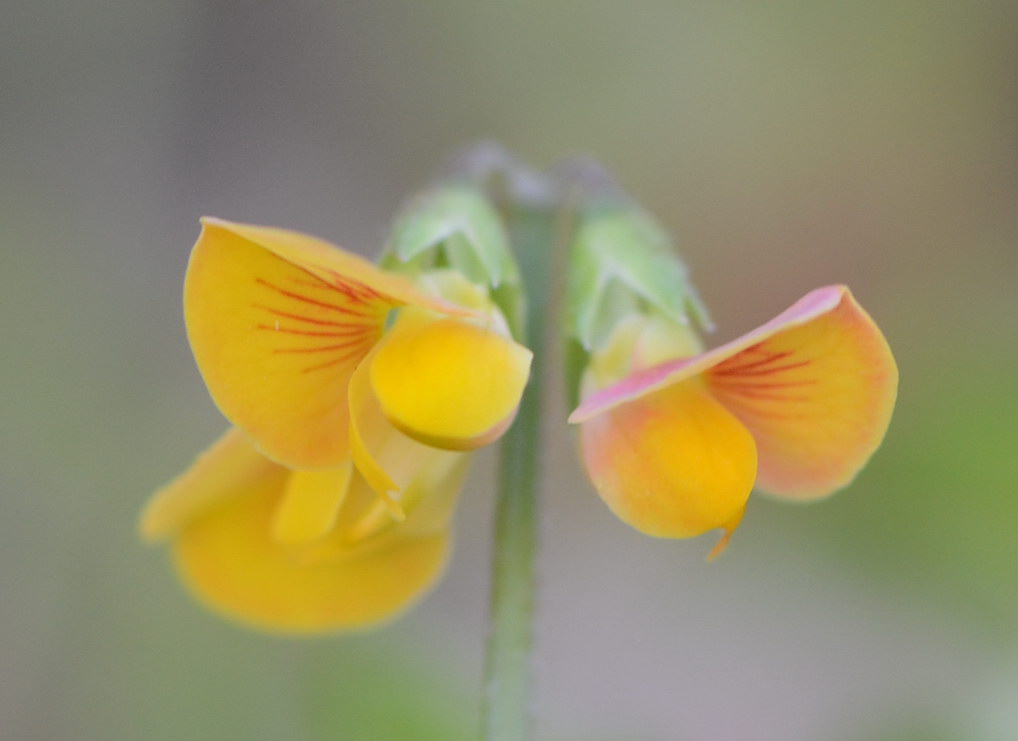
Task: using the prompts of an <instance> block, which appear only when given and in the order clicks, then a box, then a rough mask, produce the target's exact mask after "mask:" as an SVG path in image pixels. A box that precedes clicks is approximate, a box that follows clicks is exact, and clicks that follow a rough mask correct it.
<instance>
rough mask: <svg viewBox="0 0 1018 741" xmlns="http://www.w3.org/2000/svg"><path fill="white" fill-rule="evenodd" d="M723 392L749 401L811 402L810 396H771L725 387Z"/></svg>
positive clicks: (764, 393)
mask: <svg viewBox="0 0 1018 741" xmlns="http://www.w3.org/2000/svg"><path fill="white" fill-rule="evenodd" d="M721 390H722V391H725V392H727V393H728V394H730V395H736V396H744V397H746V398H747V399H763V400H766V401H809V400H810V397H808V396H801V395H797V396H791V395H788V394H785V395H782V394H769V393H766V392H762V391H751V390H747V389H740V388H728V387H725V386H722V387H721Z"/></svg>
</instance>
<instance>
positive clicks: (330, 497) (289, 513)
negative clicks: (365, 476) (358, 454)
mask: <svg viewBox="0 0 1018 741" xmlns="http://www.w3.org/2000/svg"><path fill="white" fill-rule="evenodd" d="M352 475H353V461H348V462H347V463H345V464H344V465H342V466H340V467H339V468H331V469H325V470H318V471H293V472H292V473H291V474H290V477H289V479H288V480H287V483H286V489H285V490H284V492H283V497H282V500H281V501H280V503H279V507H278V508H277V509H276V514H275V515H274V517H273V518H272V537H273V539H274V540H275V541H276V542H277V543H279V544H281V545H303V544H307V543H312V542H314V541H316V540H319V539H321V538H323V537H325V536H326V535H327V534H328V533H329V531H331V530H332V528H333V526H334V525H335V524H336V518H337V517H338V516H339V510H340V508H341V507H342V506H343V502H344V500H345V499H346V494H347V490H348V488H349V485H350V477H351V476H352Z"/></svg>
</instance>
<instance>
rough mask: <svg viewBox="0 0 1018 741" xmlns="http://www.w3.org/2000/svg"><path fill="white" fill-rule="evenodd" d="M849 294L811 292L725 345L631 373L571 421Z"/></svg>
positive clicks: (724, 355) (807, 317)
mask: <svg viewBox="0 0 1018 741" xmlns="http://www.w3.org/2000/svg"><path fill="white" fill-rule="evenodd" d="M847 293H848V289H847V288H846V287H845V286H827V287H825V288H818V289H816V290H815V291H811V292H810V293H808V294H806V295H805V296H804V297H803V298H801V299H799V300H798V301H797V302H796V303H795V304H793V305H792V306H791V308H789V309H786V310H785V311H783V312H782V313H781V314H779V315H778V316H777V317H775V318H774V319H772V320H771V321H769V322H767V323H766V324H764V325H763V326H761V327H757V328H756V329H754V330H753V331H752V332H750V333H749V334H746V335H743V336H742V337H740V338H738V339H737V340H733V341H732V342H729V343H728V344H726V345H722V346H721V347H718V348H715V349H714V350H711V351H709V352H706V353H703V354H701V355H693V356H690V357H684V358H679V359H677V360H671V361H668V362H665V363H661V364H660V365H656V366H654V367H652V368H647V369H646V370H641V371H639V372H636V373H632V374H630V375H629V376H627V377H626V378H625V380H623V381H620V382H619V383H616V384H614V385H612V386H609V387H607V388H603V389H600V390H598V391H597V392H596V393H593V394H590V395H589V396H587V397H586V398H585V399H584V400H583V403H582V404H580V405H579V406H578V407H577V408H576V409H575V410H574V411H573V413H572V414H571V415H569V421H570V422H572V423H577V422H583V421H584V420H586V419H589V418H591V417H593V416H594V415H597V414H600V413H602V412H604V411H606V410H608V409H611V408H612V407H614V406H616V405H618V404H621V403H623V402H625V401H628V400H630V399H635V398H637V397H639V396H643V395H644V394H649V393H651V392H652V391H656V390H657V389H660V388H663V387H665V386H668V385H670V384H673V383H678V382H679V381H683V380H685V379H687V378H692V377H693V376H695V375H698V374H699V373H702V372H703V371H705V370H707V369H708V368H711V367H713V366H715V365H717V364H718V363H720V362H722V361H724V360H727V359H728V358H730V357H731V356H733V355H735V354H736V353H738V352H741V351H742V350H745V349H746V348H748V347H750V346H751V345H753V344H754V343H756V342H759V341H761V340H764V339H766V338H767V337H769V336H771V335H772V334H774V333H775V332H778V331H781V330H783V329H788V328H791V327H793V326H797V325H800V324H804V323H806V322H808V321H811V320H812V319H815V318H816V317H818V316H822V315H823V314H826V313H828V312H830V311H833V310H834V309H835V308H837V307H838V305H839V304H840V303H841V299H842V297H843V296H844V295H845V294H847Z"/></svg>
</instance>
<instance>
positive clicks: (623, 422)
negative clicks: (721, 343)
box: [580, 380, 756, 538]
mask: <svg viewBox="0 0 1018 741" xmlns="http://www.w3.org/2000/svg"><path fill="white" fill-rule="evenodd" d="M580 440H581V445H582V450H583V460H584V463H585V464H586V469H587V473H588V474H589V476H590V478H591V481H592V482H593V484H594V488H596V489H597V491H598V493H599V494H600V495H601V498H602V499H604V501H605V502H606V503H607V504H608V506H609V507H610V508H611V509H612V511H613V512H614V513H615V514H616V515H618V517H619V518H621V519H622V520H623V521H624V522H627V523H629V524H630V525H632V526H633V527H634V528H636V529H637V530H640V531H641V532H643V533H646V534H647V535H653V536H657V537H669V538H686V537H691V536H694V535H700V534H701V533H704V532H706V531H708V530H712V529H714V528H719V527H724V528H728V527H730V526H732V523H733V522H737V519H736V518H737V517H738V516H739V514H740V513H741V511H742V508H743V507H744V506H745V504H746V500H747V499H748V498H749V493H750V491H751V490H752V488H753V479H754V476H755V474H756V448H755V446H754V444H753V438H752V437H751V436H750V434H749V432H748V431H747V430H746V428H745V427H744V426H743V425H742V424H741V423H740V422H739V421H738V420H737V419H736V418H735V417H734V416H732V414H730V413H729V412H728V411H727V410H726V409H725V408H724V407H723V406H722V405H721V404H719V403H718V402H717V401H716V400H715V399H714V398H713V397H712V396H711V395H710V394H709V393H708V392H707V390H706V389H704V388H703V385H702V384H700V383H699V382H697V381H695V380H692V381H687V382H685V383H678V384H674V385H672V386H669V387H666V388H664V389H661V390H659V391H655V392H653V393H650V394H648V395H646V396H642V397H638V398H636V399H633V400H630V401H627V402H624V403H621V404H618V405H615V406H613V407H611V408H610V409H608V410H607V411H605V412H603V413H601V414H599V415H597V416H595V417H593V418H591V419H588V420H587V421H585V422H583V423H582V425H581V427H580ZM732 527H733V526H732Z"/></svg>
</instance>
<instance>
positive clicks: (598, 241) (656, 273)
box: [564, 203, 711, 396]
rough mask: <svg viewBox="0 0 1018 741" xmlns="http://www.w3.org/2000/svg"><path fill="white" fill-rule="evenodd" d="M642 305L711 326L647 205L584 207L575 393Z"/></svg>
mask: <svg viewBox="0 0 1018 741" xmlns="http://www.w3.org/2000/svg"><path fill="white" fill-rule="evenodd" d="M634 313H642V314H656V315H660V316H661V317H663V318H664V319H666V320H668V321H671V322H675V323H677V324H682V325H689V324H690V323H691V322H692V321H695V322H696V323H697V324H699V325H700V327H702V328H704V329H710V328H711V322H710V318H709V316H708V314H707V309H706V307H705V306H704V305H703V303H702V302H701V301H700V298H699V296H698V295H697V293H696V289H695V288H693V285H692V283H691V282H690V280H689V271H688V269H687V268H686V266H685V264H684V263H683V262H682V260H681V259H680V258H679V257H678V255H677V254H676V253H675V251H674V248H673V246H672V242H671V240H670V239H669V238H668V236H667V235H666V234H665V233H664V231H663V230H662V229H661V228H660V227H659V226H658V225H657V224H656V223H655V222H654V220H653V219H652V218H651V217H650V216H649V215H648V214H647V213H646V212H645V211H643V210H642V209H640V208H639V207H637V206H634V205H631V204H619V203H614V204H611V205H604V206H599V207H596V208H591V209H589V210H588V211H587V212H585V213H583V214H582V215H581V217H580V222H579V225H578V227H577V230H576V235H575V237H574V239H573V243H572V247H571V250H570V257H569V285H568V289H567V296H566V307H565V317H564V319H565V334H566V340H567V348H566V366H567V368H566V372H567V379H568V384H569V388H570V394H571V395H573V396H575V391H576V388H577V385H578V383H579V377H580V374H581V373H582V369H583V367H584V366H585V365H586V361H587V358H588V356H589V354H590V352H591V351H593V350H596V349H597V348H598V347H600V346H601V345H602V344H603V343H604V342H605V340H606V339H607V338H608V336H609V335H610V334H611V332H612V330H613V329H614V328H615V327H616V326H617V325H618V323H619V322H620V321H623V320H624V319H626V318H627V317H630V316H632V315H633V314H634Z"/></svg>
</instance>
